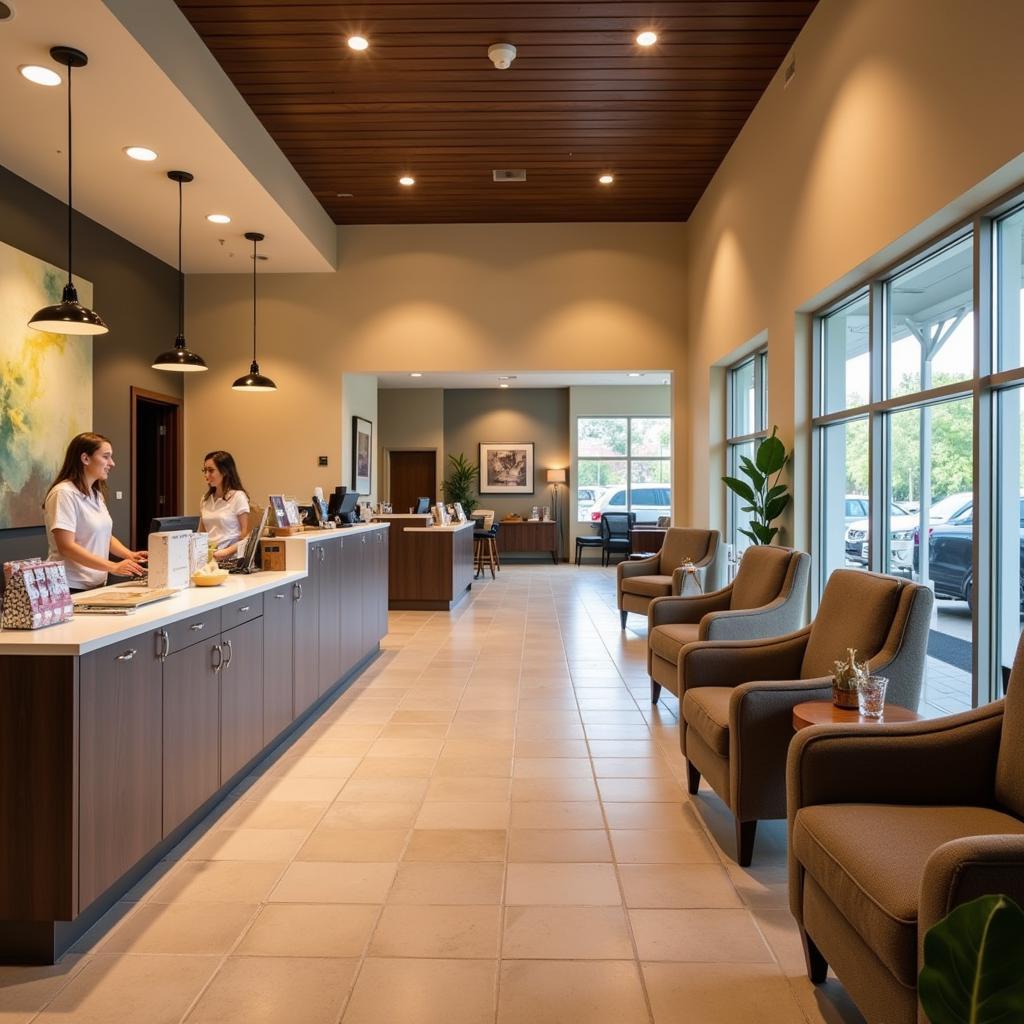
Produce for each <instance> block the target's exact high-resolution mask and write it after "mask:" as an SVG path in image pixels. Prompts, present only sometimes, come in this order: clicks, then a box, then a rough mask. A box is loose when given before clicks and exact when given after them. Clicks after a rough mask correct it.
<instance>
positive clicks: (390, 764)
mask: <svg viewBox="0 0 1024 1024" xmlns="http://www.w3.org/2000/svg"><path fill="white" fill-rule="evenodd" d="M433 771H434V758H432V757H364V758H363V760H362V762H360V765H359V767H358V768H357V769H356V770H355V771H354V772H353V773H352V781H353V782H356V781H359V780H370V779H429V778H430V776H431V773H432V772H433ZM342 792H344V790H342Z"/></svg>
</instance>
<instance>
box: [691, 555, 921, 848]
mask: <svg viewBox="0 0 1024 1024" xmlns="http://www.w3.org/2000/svg"><path fill="white" fill-rule="evenodd" d="M743 558H744V560H746V558H747V555H744V556H743ZM932 601H933V598H932V592H931V591H930V590H929V589H928V588H927V587H922V586H920V585H919V584H917V583H910V582H908V581H907V580H904V579H900V578H897V577H895V576H883V575H881V574H880V573H871V572H859V571H857V570H854V569H836V570H835V572H833V573H832V575H831V576H830V577H829V580H828V583H827V584H826V585H825V592H824V593H823V594H822V597H821V605H820V607H819V608H818V615H817V618H815V620H814V621H813V622H812V623H811V624H810V625H809V626H806V627H805V628H804V629H801V630H799V631H798V632H796V633H790V634H789V635H788V636H780V637H774V638H772V639H768V640H751V641H735V640H731V641H730V640H712V641H704V642H698V643H693V644H687V645H686V646H685V647H684V648H683V649H682V651H681V652H680V654H679V674H678V682H679V687H680V689H679V712H680V714H679V740H680V745H681V747H682V751H683V755H684V757H685V758H686V761H687V783H688V787H689V791H690V792H691V793H696V792H697V787H698V785H699V783H700V778H701V776H702V775H703V776H704V778H705V779H707V781H708V784H709V785H710V786H711V788H712V789H713V790H714V791H715V792H716V793H717V794H718V795H719V796H720V797H721V798H722V800H724V801H725V803H726V804H727V805H728V807H729V810H730V811H732V813H733V815H734V817H735V819H736V846H737V857H736V859H737V860H738V861H739V863H740V864H742V865H744V866H746V865H748V864H749V863H750V860H751V856H752V855H753V850H754V833H755V831H756V829H757V822H758V821H759V820H762V819H768V818H785V817H786V752H787V750H788V749H789V744H790V741H791V740H792V738H793V708H794V707H795V706H796V705H797V704H800V703H801V702H803V701H807V700H831V699H832V666H833V663H834V662H835V661H836V660H838V659H840V658H842V657H844V656H845V654H846V649H847V648H848V647H853V648H856V650H857V651H858V653H859V655H860V657H861V658H864V659H866V660H867V662H868V667H869V668H870V670H871V671H872V673H877V674H880V675H884V676H886V677H888V679H889V689H888V692H887V695H886V699H887V700H888V701H889V703H892V704H899V705H901V706H902V707H906V708H910V709H911V710H916V708H917V704H918V700H919V699H920V696H921V682H922V678H923V674H924V662H925V655H926V649H927V643H928V627H929V622H930V620H931V612H932Z"/></svg>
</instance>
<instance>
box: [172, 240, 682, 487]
mask: <svg viewBox="0 0 1024 1024" xmlns="http://www.w3.org/2000/svg"><path fill="white" fill-rule="evenodd" d="M685 230H686V228H685V226H684V225H681V224H540V225H537V224H505V225H497V226H496V225H488V224H479V225H477V224H463V225H443V226H438V225H422V226H419V225H416V226H409V225H403V226H374V227H345V228H340V229H339V252H340V257H339V269H338V271H337V273H334V274H307V275H297V274H273V273H270V272H269V271H270V270H271V269H272V268H273V256H274V249H273V238H272V237H271V238H268V239H267V242H266V246H265V251H266V252H267V254H268V255H269V256H270V262H269V263H268V264H261V274H260V280H259V343H258V344H259V361H260V366H261V368H262V370H263V372H264V373H266V374H268V375H269V376H271V377H272V378H273V379H274V380H275V381H276V382H277V384H278V387H279V390H278V391H277V392H276V393H274V394H266V395H240V394H236V393H235V392H232V391H231V389H230V384H231V381H232V379H234V378H235V377H237V376H239V375H240V374H242V373H244V372H245V371H246V369H247V368H248V365H249V360H250V359H251V355H250V354H249V346H250V345H251V336H250V333H249V331H250V327H249V324H250V317H251V306H250V301H251V300H250V294H251V293H250V291H249V289H250V287H251V285H250V283H249V282H248V279H247V278H245V276H244V275H237V276H234V275H233V276H214V275H197V276H194V277H190V279H189V297H188V337H189V343H190V344H191V345H192V346H193V347H194V348H195V349H196V350H197V351H200V352H202V354H203V356H204V357H205V358H206V360H207V363H208V364H209V366H210V372H209V373H204V374H197V375H194V376H195V378H196V379H191V378H190V379H189V380H187V381H186V384H185V387H186V395H187V408H188V414H187V424H186V452H187V458H188V459H190V460H191V462H190V464H193V463H194V462H195V458H196V453H197V452H200V450H202V451H207V450H209V448H210V447H215V446H217V447H225V448H228V449H229V450H232V451H233V452H234V453H235V455H236V456H237V457H238V460H239V465H240V468H241V471H242V474H243V478H244V479H245V480H246V486H248V487H250V488H251V489H252V490H253V492H254V493H255V494H256V495H257V496H258V495H261V494H264V493H269V492H270V491H282V490H283V491H287V492H289V493H291V492H294V493H296V494H305V493H307V492H308V491H309V490H310V488H311V487H313V486H314V485H316V484H320V485H322V486H324V487H325V488H326V487H328V486H333V485H334V484H335V483H337V468H336V467H337V466H338V465H339V464H340V458H341V456H340V454H339V453H337V450H336V449H335V450H334V451H330V452H329V453H328V454H330V456H331V465H330V466H329V467H328V469H326V470H324V469H319V468H318V467H317V461H316V457H317V455H319V454H323V453H324V451H325V446H326V445H328V444H334V445H336V446H337V445H338V444H339V439H340V438H341V437H342V423H343V417H344V416H346V415H350V414H349V413H348V411H347V410H346V409H345V408H344V407H343V403H342V401H341V379H342V375H343V374H345V373H365V374H373V373H377V372H382V371H387V370H421V371H427V372H429V371H480V370H486V371H493V372H515V371H517V370H589V369H622V370H624V371H625V370H633V369H636V370H662V371H664V370H674V371H676V372H680V371H682V370H683V369H684V367H685V365H686V356H685V337H684V334H685V323H686V310H685V305H684V284H685V251H684V250H685V244H684V233H685ZM264 270H266V271H267V272H263V271H264ZM681 411H682V410H681V407H677V408H676V410H675V413H676V415H677V416H678V415H680V414H681ZM677 450H678V449H677ZM200 454H201V452H200ZM336 456H337V459H338V461H336V459H335V457H336ZM190 482H191V483H192V493H191V495H190V497H189V501H190V502H192V503H194V502H195V500H197V493H198V492H197V490H196V487H197V485H196V482H195V481H190ZM679 500H682V496H680V499H679Z"/></svg>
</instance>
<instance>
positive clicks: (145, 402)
mask: <svg viewBox="0 0 1024 1024" xmlns="http://www.w3.org/2000/svg"><path fill="white" fill-rule="evenodd" d="M131 394H132V399H131V401H132V418H131V423H132V437H131V444H132V548H133V549H138V548H140V547H145V546H146V538H147V537H148V536H149V524H150V521H151V520H152V519H153V518H154V517H155V516H177V515H182V513H183V510H182V500H183V479H182V472H183V465H182V458H183V456H184V445H183V443H182V427H183V426H184V423H183V417H182V412H181V403H182V400H181V399H180V398H175V397H174V396H173V395H161V394H157V393H156V392H155V391H143V390H142V388H132V389H131Z"/></svg>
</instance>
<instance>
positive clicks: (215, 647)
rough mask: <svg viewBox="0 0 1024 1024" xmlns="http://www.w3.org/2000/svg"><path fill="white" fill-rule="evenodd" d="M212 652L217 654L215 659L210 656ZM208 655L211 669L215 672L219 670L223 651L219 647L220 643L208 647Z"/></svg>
mask: <svg viewBox="0 0 1024 1024" xmlns="http://www.w3.org/2000/svg"><path fill="white" fill-rule="evenodd" d="M214 654H216V655H217V660H216V661H213V657H212V656H213V655H214ZM210 655H211V658H210V661H211V662H212V664H213V670H214V672H217V671H219V670H220V667H221V666H222V665H223V664H224V651H223V649H222V648H221V645H220V644H214V645H213V646H212V647H211V648H210Z"/></svg>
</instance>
